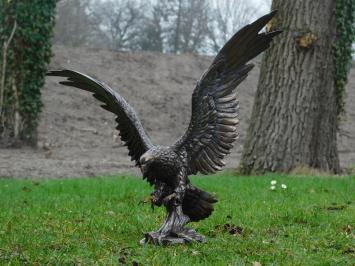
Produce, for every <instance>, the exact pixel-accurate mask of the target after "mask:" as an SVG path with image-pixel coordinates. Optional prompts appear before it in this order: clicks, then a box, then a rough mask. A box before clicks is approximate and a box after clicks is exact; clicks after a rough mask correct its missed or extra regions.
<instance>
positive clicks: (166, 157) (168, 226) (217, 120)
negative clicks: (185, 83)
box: [47, 12, 280, 244]
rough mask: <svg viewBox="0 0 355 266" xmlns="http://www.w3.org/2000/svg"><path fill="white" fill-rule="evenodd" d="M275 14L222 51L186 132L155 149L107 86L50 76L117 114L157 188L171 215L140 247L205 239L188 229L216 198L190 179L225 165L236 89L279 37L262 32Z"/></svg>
mask: <svg viewBox="0 0 355 266" xmlns="http://www.w3.org/2000/svg"><path fill="white" fill-rule="evenodd" d="M274 15H275V12H272V13H270V14H268V15H266V16H264V17H262V18H260V19H258V20H257V21H255V22H254V23H252V24H250V25H247V26H245V27H244V28H242V29H241V30H240V31H239V32H237V33H236V34H235V35H234V36H233V37H232V38H231V39H230V40H229V41H228V42H227V43H226V44H225V46H224V47H223V48H222V49H221V51H220V52H219V53H218V55H217V56H216V58H215V59H214V61H213V63H212V65H211V66H210V67H209V69H208V70H207V71H206V72H205V73H204V74H203V75H202V77H201V79H200V80H199V82H198V83H197V85H196V88H195V89H194V92H193V94H192V114H191V120H190V124H189V127H188V129H187V131H186V133H185V134H184V135H183V136H182V137H181V138H180V139H179V140H178V141H177V142H176V143H175V144H173V145H172V146H169V147H161V146H155V145H153V144H152V143H151V141H150V139H149V137H148V136H147V134H146V132H145V131H144V129H143V127H142V124H141V122H140V120H139V118H138V116H137V114H136V113H135V111H134V110H133V108H132V107H131V106H130V105H129V104H128V103H127V102H126V101H125V100H124V99H123V98H122V96H120V95H119V94H118V93H117V92H115V91H114V90H112V89H111V88H110V87H108V86H107V85H106V84H104V83H102V82H100V81H97V80H96V79H93V78H91V77H89V76H87V75H85V74H82V73H79V72H76V71H72V70H60V71H50V72H48V73H47V75H49V76H59V77H66V78H67V80H65V81H62V82H60V83H61V84H63V85H66V86H72V87H77V88H79V89H82V90H86V91H89V92H92V93H93V96H94V97H95V98H96V99H97V100H99V101H101V102H102V103H103V105H101V106H102V107H103V108H104V109H106V110H108V111H110V112H112V113H114V114H115V115H116V116H117V118H116V122H117V123H118V126H117V129H118V130H119V131H120V137H121V140H122V141H123V142H125V143H126V145H127V148H128V150H129V155H130V156H131V159H132V160H133V161H135V163H136V165H137V166H138V167H140V169H141V171H142V174H143V178H144V179H146V180H147V181H148V182H149V183H150V184H151V185H153V186H154V188H155V190H154V192H153V193H152V194H151V195H152V204H154V205H156V206H161V205H164V206H165V207H166V209H167V212H168V213H167V217H166V220H165V222H164V224H163V225H162V227H161V228H160V229H159V230H158V231H157V232H152V233H147V234H145V238H144V239H142V240H141V243H142V244H144V243H147V242H150V243H153V244H176V243H188V242H192V241H199V242H204V241H205V238H204V237H203V236H202V235H199V234H198V233H196V231H195V230H193V229H187V228H185V227H184V226H185V225H186V224H187V223H188V222H190V221H199V220H201V219H204V218H207V217H208V216H210V215H211V213H212V211H213V204H214V203H215V202H217V200H216V199H215V198H214V197H213V196H212V195H210V194H209V193H207V192H205V191H202V190H200V189H198V188H197V187H195V186H193V185H192V184H191V183H190V180H189V179H188V176H189V175H191V174H196V173H198V172H200V173H202V174H210V173H214V172H216V171H218V170H221V169H222V167H223V166H224V162H223V160H222V159H223V158H224V157H225V156H226V155H227V154H228V153H229V151H230V149H231V148H232V147H233V142H234V141H235V140H236V138H237V136H238V134H237V125H238V118H237V107H238V102H237V97H236V93H235V89H236V87H237V85H238V84H239V83H241V82H242V81H243V80H244V79H245V78H246V77H247V74H248V72H249V71H250V70H251V69H252V68H253V65H252V64H247V62H248V61H250V60H251V59H252V58H254V57H255V56H257V55H258V54H260V53H261V52H263V51H264V50H266V49H267V48H268V47H269V44H270V42H271V40H272V38H273V37H274V36H276V35H277V34H279V33H280V31H274V32H270V33H260V34H259V31H260V30H261V29H262V28H263V27H264V26H265V25H266V23H267V22H268V21H270V20H271V18H272V17H273V16H274Z"/></svg>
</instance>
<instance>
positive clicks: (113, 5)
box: [93, 0, 146, 50]
mask: <svg viewBox="0 0 355 266" xmlns="http://www.w3.org/2000/svg"><path fill="white" fill-rule="evenodd" d="M144 10H146V8H145V7H144V4H142V3H140V2H138V1H129V0H110V1H105V2H101V3H100V4H98V6H97V7H96V8H95V9H93V15H94V16H95V17H96V18H98V20H99V21H101V24H100V28H101V30H102V31H103V32H104V34H105V36H106V40H107V41H108V43H109V48H111V49H113V50H135V49H137V43H138V42H139V41H138V37H139V36H140V27H141V25H142V24H143V18H144V13H143V11H144Z"/></svg>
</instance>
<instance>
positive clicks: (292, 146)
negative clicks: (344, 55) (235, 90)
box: [241, 0, 354, 174]
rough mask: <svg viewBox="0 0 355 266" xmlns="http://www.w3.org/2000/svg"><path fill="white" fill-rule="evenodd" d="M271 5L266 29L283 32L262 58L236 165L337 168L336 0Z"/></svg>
mask: <svg viewBox="0 0 355 266" xmlns="http://www.w3.org/2000/svg"><path fill="white" fill-rule="evenodd" d="M349 3H350V2H349ZM352 5H354V4H352ZM272 9H278V10H279V13H278V15H277V16H276V17H275V18H274V19H273V20H272V21H271V22H270V24H269V25H268V26H267V30H272V29H273V28H281V29H283V30H284V32H283V34H281V35H280V37H278V38H277V39H276V40H275V41H274V43H273V45H272V47H271V48H270V49H269V50H268V51H267V52H266V53H265V55H264V58H263V62H262V66H261V75H260V79H259V84H258V88H257V92H256V96H255V102H254V107H253V111H252V116H251V120H250V125H249V129H248V132H247V139H246V143H245V146H244V150H243V155H242V161H241V171H242V172H243V173H245V174H250V173H255V172H265V171H290V170H292V169H293V168H295V167H297V166H308V167H313V168H319V169H322V170H325V171H331V172H333V173H339V172H340V166H339V157H338V151H337V115H338V113H339V111H338V110H339V108H340V107H339V106H338V104H339V102H340V101H339V98H338V91H337V88H338V87H337V86H336V85H335V84H336V82H335V81H336V77H337V76H336V65H335V60H334V53H333V52H334V47H335V46H336V43H337V36H338V34H337V18H336V14H337V12H336V1H334V0H322V1H314V0H297V1H294V0H274V1H273V6H272ZM344 23H353V22H351V21H344Z"/></svg>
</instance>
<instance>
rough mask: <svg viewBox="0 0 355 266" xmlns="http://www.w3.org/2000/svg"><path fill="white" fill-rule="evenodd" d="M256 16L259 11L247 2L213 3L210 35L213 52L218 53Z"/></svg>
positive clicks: (227, 1) (218, 1) (217, 0)
mask: <svg viewBox="0 0 355 266" xmlns="http://www.w3.org/2000/svg"><path fill="white" fill-rule="evenodd" d="M255 14H257V9H256V8H255V6H253V5H252V4H251V3H250V2H247V1H230V0H215V1H211V12H210V17H211V19H210V24H209V32H208V33H209V34H208V35H209V39H210V41H211V44H212V45H211V46H212V51H213V52H215V53H217V52H218V51H219V49H221V47H222V46H223V45H224V44H225V43H226V42H227V41H228V40H229V38H230V37H232V36H233V34H234V33H236V32H237V31H238V30H239V29H240V28H241V27H243V26H245V25H246V24H248V23H250V22H251V21H252V20H253V18H254V15H255Z"/></svg>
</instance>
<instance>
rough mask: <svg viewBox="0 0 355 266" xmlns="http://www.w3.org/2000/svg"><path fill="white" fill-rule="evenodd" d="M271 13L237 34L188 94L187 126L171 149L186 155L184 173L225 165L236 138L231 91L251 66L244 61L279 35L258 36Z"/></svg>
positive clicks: (234, 100) (235, 107)
mask: <svg viewBox="0 0 355 266" xmlns="http://www.w3.org/2000/svg"><path fill="white" fill-rule="evenodd" d="M275 13H276V11H274V12H271V13H270V14H267V15H265V16H263V17H261V18H260V19H258V20H257V21H255V22H254V23H252V24H250V25H247V26H245V27H244V28H242V29H241V30H240V31H238V32H237V33H236V34H235V35H234V36H233V37H232V38H231V39H230V40H229V41H228V42H227V43H226V44H225V45H224V47H223V48H222V49H221V51H220V52H219V53H218V55H217V56H216V58H215V59H214V61H213V62H212V65H211V66H210V67H209V69H208V70H207V71H206V72H205V73H204V74H203V75H202V77H201V79H200V80H199V81H198V83H197V85H196V87H195V89H194V92H193V94H192V112H191V120H190V124H189V127H188V129H187V130H186V132H185V134H184V135H183V136H182V137H181V138H180V139H179V140H178V141H177V142H176V143H175V144H174V146H173V148H174V149H175V151H176V152H177V153H179V154H186V155H187V162H186V164H187V165H186V167H187V169H188V171H187V172H188V174H196V173H197V172H201V173H202V174H209V173H214V172H216V171H218V170H221V168H222V167H223V166H224V165H225V163H224V162H223V161H222V159H223V158H224V156H226V155H227V154H229V153H230V150H231V148H232V147H233V142H234V141H235V140H236V138H237V137H238V134H237V132H236V131H237V125H238V123H239V120H238V115H237V110H238V101H237V96H236V92H235V89H236V87H237V86H238V85H239V84H240V83H241V82H242V81H243V80H244V79H245V78H246V77H247V75H248V73H249V71H250V70H251V69H252V68H253V67H254V65H253V64H247V62H248V61H250V60H251V59H253V58H254V57H256V56H257V55H258V54H260V53H261V52H263V51H264V50H266V49H267V48H268V47H269V45H270V43H271V41H272V39H273V37H274V36H276V35H278V34H279V33H280V32H281V31H274V32H270V33H259V32H260V30H261V29H262V28H263V27H264V26H265V25H266V23H267V22H269V21H270V20H271V19H272V17H273V16H274V15H275Z"/></svg>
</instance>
